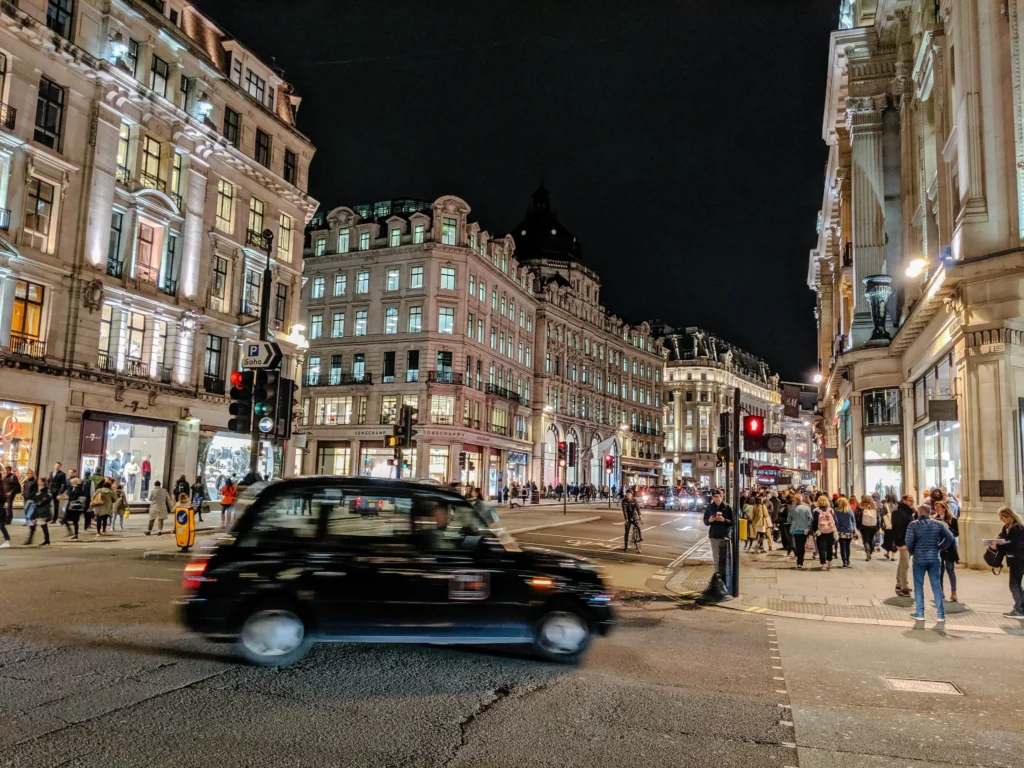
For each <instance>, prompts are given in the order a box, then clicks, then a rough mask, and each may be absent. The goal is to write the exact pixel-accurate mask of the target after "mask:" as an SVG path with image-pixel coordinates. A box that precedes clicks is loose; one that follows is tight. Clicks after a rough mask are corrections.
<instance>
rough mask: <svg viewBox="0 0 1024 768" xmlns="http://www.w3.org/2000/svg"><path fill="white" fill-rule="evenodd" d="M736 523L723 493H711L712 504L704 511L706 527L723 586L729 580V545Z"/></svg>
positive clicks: (716, 491) (712, 554)
mask: <svg viewBox="0 0 1024 768" xmlns="http://www.w3.org/2000/svg"><path fill="white" fill-rule="evenodd" d="M734 522H735V515H734V514H733V511H732V507H730V506H729V505H728V504H726V503H725V499H724V497H723V495H722V491H721V490H720V489H718V488H716V489H715V490H714V491H712V492H711V503H710V504H709V505H708V506H707V508H706V509H705V510H704V525H706V526H707V527H708V543H709V544H710V545H711V556H712V558H714V561H715V573H717V574H718V575H719V576H720V577H721V578H722V583H723V584H724V583H726V582H727V580H728V579H727V574H728V562H729V544H730V543H731V541H732V533H731V530H732V526H733V523H734Z"/></svg>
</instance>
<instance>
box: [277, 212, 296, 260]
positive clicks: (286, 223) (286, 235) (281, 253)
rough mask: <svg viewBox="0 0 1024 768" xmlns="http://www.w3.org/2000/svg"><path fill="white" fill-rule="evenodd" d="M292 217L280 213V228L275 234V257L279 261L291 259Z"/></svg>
mask: <svg viewBox="0 0 1024 768" xmlns="http://www.w3.org/2000/svg"><path fill="white" fill-rule="evenodd" d="M292 226H293V223H292V217H291V216H289V215H288V214H287V213H282V214H281V221H280V229H279V231H278V234H277V258H278V260H279V261H291V260H292V234H293V230H292Z"/></svg>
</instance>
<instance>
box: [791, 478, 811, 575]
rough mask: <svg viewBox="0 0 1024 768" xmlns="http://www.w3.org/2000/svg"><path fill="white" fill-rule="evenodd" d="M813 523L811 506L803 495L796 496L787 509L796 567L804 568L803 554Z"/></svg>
mask: <svg viewBox="0 0 1024 768" xmlns="http://www.w3.org/2000/svg"><path fill="white" fill-rule="evenodd" d="M813 525H814V517H813V516H812V515H811V508H810V507H809V506H808V504H807V499H806V498H805V497H804V496H797V498H796V501H795V502H794V504H793V506H792V508H791V509H790V511H789V531H790V533H791V534H792V536H793V552H794V553H795V554H796V569H797V570H798V571H802V570H803V568H804V555H805V554H806V552H807V534H808V533H810V531H811V526H813Z"/></svg>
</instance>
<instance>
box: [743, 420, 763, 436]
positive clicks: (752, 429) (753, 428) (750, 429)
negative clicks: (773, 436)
mask: <svg viewBox="0 0 1024 768" xmlns="http://www.w3.org/2000/svg"><path fill="white" fill-rule="evenodd" d="M763 435H764V419H762V418H761V417H760V416H744V417H743V436H744V437H762V436H763Z"/></svg>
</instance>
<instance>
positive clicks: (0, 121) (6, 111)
mask: <svg viewBox="0 0 1024 768" xmlns="http://www.w3.org/2000/svg"><path fill="white" fill-rule="evenodd" d="M17 116H18V110H16V109H15V108H14V107H12V106H11V105H10V104H4V103H3V102H2V101H0V125H3V127H4V128H6V129H7V130H8V131H13V130H14V121H15V118H16V117H17Z"/></svg>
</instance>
